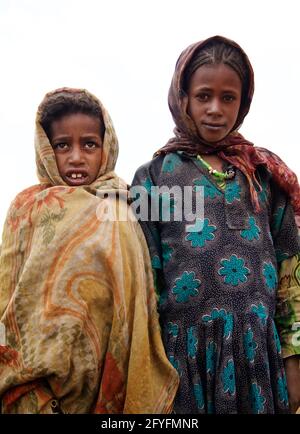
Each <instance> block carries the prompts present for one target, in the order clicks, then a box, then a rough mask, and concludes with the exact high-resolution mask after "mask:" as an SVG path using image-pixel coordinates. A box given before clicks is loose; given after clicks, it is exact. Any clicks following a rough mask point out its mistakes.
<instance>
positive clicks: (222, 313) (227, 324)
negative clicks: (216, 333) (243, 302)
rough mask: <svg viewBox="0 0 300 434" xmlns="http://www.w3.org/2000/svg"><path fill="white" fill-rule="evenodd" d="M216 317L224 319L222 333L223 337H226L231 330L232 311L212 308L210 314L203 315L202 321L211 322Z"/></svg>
mask: <svg viewBox="0 0 300 434" xmlns="http://www.w3.org/2000/svg"><path fill="white" fill-rule="evenodd" d="M218 318H222V319H223V320H224V333H223V337H224V338H226V339H228V338H229V336H230V334H231V333H232V330H233V315H232V313H227V312H226V310H225V309H220V310H219V309H217V308H214V309H213V310H212V311H211V313H210V315H203V316H202V321H203V322H211V321H214V320H216V319H218Z"/></svg>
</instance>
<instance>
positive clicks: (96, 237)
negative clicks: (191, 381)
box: [0, 88, 178, 413]
mask: <svg viewBox="0 0 300 434" xmlns="http://www.w3.org/2000/svg"><path fill="white" fill-rule="evenodd" d="M63 90H64V91H67V92H76V91H79V90H76V89H69V88H64V89H63ZM58 91H59V90H58ZM84 92H86V91H84ZM89 95H90V94H89ZM46 97H47V96H46ZM92 97H93V96H92ZM93 98H94V97H93ZM97 101H98V100H97ZM98 103H99V105H100V107H101V110H102V115H103V120H104V124H105V135H104V140H103V155H102V161H101V167H100V169H99V174H98V177H97V179H96V180H95V181H94V182H93V183H92V184H91V185H87V186H82V187H72V186H68V185H66V184H65V182H64V181H63V179H62V178H61V176H60V174H59V172H58V169H57V165H56V160H55V155H54V152H53V150H52V147H51V145H50V143H49V140H48V138H47V135H46V133H45V131H44V130H43V128H42V126H41V124H40V113H39V112H38V113H37V118H36V135H35V150H36V161H37V172H38V177H39V180H40V184H38V185H35V186H32V187H30V188H28V189H26V190H25V191H23V192H21V193H20V194H19V195H18V196H17V197H16V199H15V200H14V201H13V203H12V205H11V207H10V209H9V212H8V215H7V219H6V222H5V226H4V231H3V243H2V250H1V256H0V400H1V401H2V412H3V413H52V412H63V413H64V412H65V413H164V412H169V411H171V409H172V403H173V399H174V396H175V393H176V389H177V385H178V377H177V373H176V371H175V369H174V368H173V367H172V365H171V364H170V363H169V361H168V360H167V358H166V355H165V352H164V349H163V345H162V341H161V337H160V328H159V321H158V316H157V311H156V296H155V290H154V285H153V278H152V271H151V264H150V259H149V255H148V249H147V245H146V243H145V240H144V236H143V234H142V231H141V229H140V226H139V224H138V223H137V221H136V220H134V217H133V216H132V215H131V218H130V219H129V220H128V221H121V220H120V219H117V218H115V221H108V219H106V218H105V215H106V212H107V203H110V202H112V203H113V204H116V203H117V204H118V207H111V208H110V209H111V210H112V211H111V212H112V213H113V216H114V217H117V214H118V212H123V211H124V210H125V211H128V212H129V211H130V209H129V207H128V204H127V186H126V184H125V183H124V182H123V181H121V180H120V179H119V178H118V177H117V176H116V174H115V173H114V171H113V170H114V167H115V163H116V159H117V154H118V142H117V138H116V134H115V131H114V128H113V125H112V122H111V119H110V117H109V115H108V113H107V111H106V110H105V108H104V107H103V106H102V104H101V103H100V101H98ZM97 192H102V193H112V192H115V193H116V195H115V199H112V198H111V195H108V196H107V195H106V196H107V197H106V198H105V196H101V195H100V197H99V195H98V194H97ZM117 210H118V211H117ZM110 216H112V214H110Z"/></svg>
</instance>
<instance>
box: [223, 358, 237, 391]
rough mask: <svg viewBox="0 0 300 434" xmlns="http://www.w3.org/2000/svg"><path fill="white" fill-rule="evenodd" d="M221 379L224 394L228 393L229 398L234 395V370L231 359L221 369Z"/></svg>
mask: <svg viewBox="0 0 300 434" xmlns="http://www.w3.org/2000/svg"><path fill="white" fill-rule="evenodd" d="M221 378H222V383H223V390H224V393H228V394H229V395H231V396H232V395H235V369H234V363H233V360H232V359H231V360H228V362H227V365H226V366H225V368H224V369H223V372H222V375H221Z"/></svg>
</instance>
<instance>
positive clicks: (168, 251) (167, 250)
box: [161, 242, 174, 265]
mask: <svg viewBox="0 0 300 434" xmlns="http://www.w3.org/2000/svg"><path fill="white" fill-rule="evenodd" d="M161 248H162V257H163V263H164V265H165V264H167V263H168V262H169V261H170V260H171V258H172V253H173V251H174V249H173V247H170V246H169V245H168V244H167V243H164V242H162V243H161Z"/></svg>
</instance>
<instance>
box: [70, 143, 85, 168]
mask: <svg viewBox="0 0 300 434" xmlns="http://www.w3.org/2000/svg"><path fill="white" fill-rule="evenodd" d="M69 162H70V163H73V164H81V163H82V162H83V154H82V152H81V149H80V147H77V146H74V147H73V149H72V152H71V153H70V156H69Z"/></svg>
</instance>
